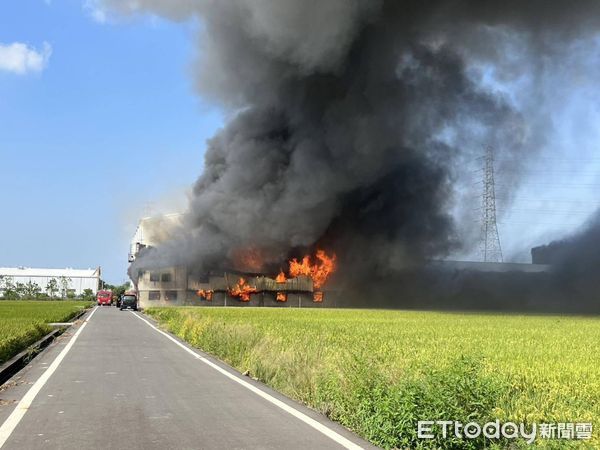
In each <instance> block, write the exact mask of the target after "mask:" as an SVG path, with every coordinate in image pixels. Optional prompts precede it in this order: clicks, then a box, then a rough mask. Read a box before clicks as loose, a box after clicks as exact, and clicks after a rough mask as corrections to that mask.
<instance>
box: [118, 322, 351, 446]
mask: <svg viewBox="0 0 600 450" xmlns="http://www.w3.org/2000/svg"><path fill="white" fill-rule="evenodd" d="M130 312H131V313H132V314H133V315H134V316H135V317H137V318H138V319H140V320H141V321H143V322H145V323H146V324H147V325H148V326H149V327H151V328H153V329H154V330H156V331H158V332H159V333H160V334H162V335H163V336H165V337H166V338H167V339H169V340H171V341H172V342H174V343H175V344H177V345H178V346H179V347H181V348H182V349H184V350H185V351H186V352H188V353H189V354H191V355H192V356H193V357H195V358H196V359H199V360H200V361H202V362H203V363H205V364H207V365H209V366H210V367H212V368H213V369H215V370H216V371H218V372H220V373H221V374H223V375H225V376H226V377H227V378H229V379H231V380H233V381H235V382H236V383H238V384H240V385H242V386H244V387H245V388H246V389H248V390H250V391H252V392H254V393H255V394H256V395H258V396H259V397H262V398H264V399H265V400H267V401H268V402H270V403H272V404H273V405H275V406H277V407H279V408H281V409H282V410H284V411H285V412H287V413H289V414H291V415H292V416H294V417H296V418H297V419H299V420H301V421H302V422H304V423H305V424H307V425H309V426H311V427H312V428H314V429H315V430H317V431H319V432H321V433H323V434H324V435H325V436H327V437H328V438H329V439H331V440H333V441H335V442H337V443H338V444H340V445H341V446H342V447H344V448H347V449H352V450H361V449H362V447H361V446H359V445H358V444H355V443H354V442H352V441H350V440H349V439H346V438H345V437H344V436H342V435H341V434H339V433H336V432H335V431H333V430H332V429H331V428H329V427H327V426H325V425H323V424H322V423H321V422H319V421H317V420H315V419H313V418H312V417H309V416H307V415H306V414H304V413H303V412H300V411H298V410H297V409H296V408H294V407H292V406H290V405H288V404H287V403H284V402H282V401H281V400H279V399H277V398H275V397H273V396H272V395H270V394H267V393H266V392H264V391H263V390H261V389H259V388H257V387H256V386H254V385H253V384H251V383H248V382H247V381H245V380H242V379H241V378H238V377H237V376H235V375H233V374H232V373H229V372H228V371H227V370H225V369H223V368H222V367H220V366H219V365H217V364H215V363H213V362H212V361H210V360H208V359H206V358H205V357H204V356H202V355H200V354H198V353H196V352H195V351H194V350H192V349H191V348H189V347H186V346H185V345H183V344H182V343H181V342H179V341H178V340H177V339H175V338H174V337H173V336H171V335H170V334H168V333H165V332H164V331H162V330H161V329H159V328H157V327H156V326H154V325H153V324H151V323H150V322H149V321H147V320H146V319H144V318H143V317H141V316H139V315H138V314H136V313H135V312H134V311H130Z"/></svg>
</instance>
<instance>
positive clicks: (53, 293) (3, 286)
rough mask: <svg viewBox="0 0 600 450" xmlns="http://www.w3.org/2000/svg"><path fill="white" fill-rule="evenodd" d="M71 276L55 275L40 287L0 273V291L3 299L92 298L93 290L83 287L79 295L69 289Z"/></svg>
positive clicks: (31, 282)
mask: <svg viewBox="0 0 600 450" xmlns="http://www.w3.org/2000/svg"><path fill="white" fill-rule="evenodd" d="M70 283H71V278H69V277H56V278H50V279H49V280H48V282H47V283H46V287H45V288H44V289H42V287H41V286H40V285H39V284H37V283H34V282H33V281H28V282H27V283H21V282H18V281H17V282H15V280H14V278H13V277H11V276H6V275H0V292H1V293H2V296H1V297H0V298H2V299H3V300H54V299H80V300H90V301H91V300H94V291H93V290H92V289H84V291H83V292H82V293H81V294H80V295H76V294H75V292H76V291H75V289H71V288H70V287H69V286H70Z"/></svg>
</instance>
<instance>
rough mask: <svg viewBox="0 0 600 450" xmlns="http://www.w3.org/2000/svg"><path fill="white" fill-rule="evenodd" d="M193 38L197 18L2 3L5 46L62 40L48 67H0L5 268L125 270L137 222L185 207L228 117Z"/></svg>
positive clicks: (0, 28) (38, 0)
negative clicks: (114, 16)
mask: <svg viewBox="0 0 600 450" xmlns="http://www.w3.org/2000/svg"><path fill="white" fill-rule="evenodd" d="M193 40H194V33H193V24H172V23H169V22H166V21H162V20H159V19H156V18H138V19H130V20H121V21H120V22H119V23H99V22H97V21H95V20H94V19H93V17H91V14H90V12H89V11H87V10H86V9H85V8H84V7H83V5H82V2H81V1H77V0H63V1H52V2H50V3H46V2H45V1H43V0H24V1H19V2H0V44H4V45H8V44H11V43H17V42H18V43H24V44H26V45H28V46H29V48H30V49H31V50H33V51H37V52H38V53H40V54H42V53H43V52H44V46H45V45H46V48H48V47H50V48H51V54H50V55H49V57H48V58H47V61H46V63H45V67H43V68H41V69H40V68H39V67H37V68H36V66H35V65H34V67H32V68H31V70H28V71H26V73H15V72H14V71H11V70H0V192H2V193H3V195H2V196H1V199H2V209H1V210H2V220H1V221H0V266H17V265H23V266H29V267H77V268H86V267H95V266H98V265H100V266H102V268H103V272H104V277H105V278H106V279H107V280H108V281H111V282H121V281H123V280H124V279H125V278H126V273H125V271H126V268H127V251H128V243H129V240H130V238H131V236H132V235H133V232H134V231H135V225H136V222H137V219H138V218H139V217H140V216H141V215H143V214H145V213H146V212H148V209H151V210H154V211H157V210H165V211H166V210H169V209H173V210H174V209H178V208H181V205H182V203H185V189H186V188H187V187H188V186H189V185H190V184H191V183H192V182H193V181H194V180H195V178H196V177H197V176H198V174H199V173H200V172H201V170H202V156H203V150H204V145H205V141H206V139H207V138H208V137H210V136H211V135H212V134H213V133H214V131H215V130H216V129H217V128H218V127H219V126H220V124H221V117H220V115H219V113H218V111H216V110H215V109H214V108H211V107H210V106H209V105H206V104H203V103H202V102H201V100H200V98H199V97H198V96H197V95H195V93H194V92H193V85H192V79H191V77H190V65H191V63H192V61H193V58H194V49H193ZM44 43H47V44H44Z"/></svg>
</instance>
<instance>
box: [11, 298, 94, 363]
mask: <svg viewBox="0 0 600 450" xmlns="http://www.w3.org/2000/svg"><path fill="white" fill-rule="evenodd" d="M90 305H91V303H90V302H87V301H51V300H47V301H27V300H16V301H12V300H4V301H0V364H1V363H3V362H5V361H7V360H8V359H10V358H11V357H12V356H14V355H16V354H17V353H18V352H20V351H21V350H23V349H25V348H26V347H27V346H29V345H31V344H33V343H34V342H35V341H37V340H38V339H40V338H41V337H43V336H44V335H45V334H47V333H49V332H50V331H52V329H51V327H49V326H48V325H47V324H48V323H52V322H66V321H68V320H69V319H71V318H72V317H73V316H75V315H76V314H77V313H78V312H80V311H81V310H82V309H84V308H86V307H88V306H90Z"/></svg>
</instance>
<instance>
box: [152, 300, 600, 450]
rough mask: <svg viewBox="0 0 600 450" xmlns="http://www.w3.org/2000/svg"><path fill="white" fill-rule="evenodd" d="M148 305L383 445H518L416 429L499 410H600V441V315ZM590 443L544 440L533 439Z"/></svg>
mask: <svg viewBox="0 0 600 450" xmlns="http://www.w3.org/2000/svg"><path fill="white" fill-rule="evenodd" d="M146 312H147V313H148V314H150V315H151V316H153V317H154V318H156V319H157V320H158V321H159V322H160V323H161V324H163V326H165V327H166V328H167V329H169V330H170V331H172V332H173V333H175V334H177V335H178V336H180V337H181V338H183V339H185V340H186V341H188V342H190V343H191V344H192V345H194V346H197V347H199V348H201V349H203V350H205V351H207V352H209V353H212V354H213V355H216V356H217V357H219V358H221V359H222V360H224V361H226V362H227V363H229V364H231V365H232V366H234V367H236V368H237V369H239V370H240V371H245V370H249V371H250V373H251V375H252V376H254V377H256V378H258V379H260V380H261V381H263V382H265V383H267V384H269V385H270V386H272V387H274V388H275V389H277V390H279V391H281V392H283V393H285V394H286V395H288V396H290V397H292V398H295V399H297V400H299V401H301V402H304V403H306V404H308V405H310V406H311V407H313V408H315V409H317V410H319V411H321V412H323V413H324V414H326V415H327V416H329V417H331V418H332V419H334V420H336V421H338V422H340V423H342V424H343V425H345V426H347V427H348V428H350V429H352V430H354V431H356V432H357V433H358V434H360V435H362V436H363V437H365V438H367V439H368V440H370V441H371V442H373V443H375V444H377V445H380V446H383V447H385V448H483V447H488V448H503V447H506V446H508V445H513V446H514V445H515V442H514V441H512V442H511V443H509V442H502V441H500V442H499V441H493V442H492V441H489V440H485V439H484V438H480V439H477V440H463V439H457V438H448V439H441V438H439V439H435V440H433V441H423V440H419V439H418V438H417V431H416V428H417V426H416V424H417V421H418V420H459V421H461V422H463V423H467V422H469V421H477V422H479V423H482V424H483V423H485V422H488V421H493V420H495V419H499V420H500V421H502V422H506V421H515V422H525V423H527V424H531V423H533V422H541V423H559V422H592V423H594V425H595V427H596V429H595V430H594V435H593V438H592V441H587V443H586V444H588V445H589V447H588V448H600V439H599V435H598V431H599V430H598V427H600V423H596V422H597V420H598V419H599V418H600V319H596V318H580V317H556V316H545V317H544V316H509V315H491V314H452V313H433V312H404V311H374V310H309V309H267V308H262V309H261V308H239V309H237V308H185V307H183V308H150V309H148V310H146ZM582 445H583V442H582V441H564V440H563V441H559V440H544V441H542V440H538V441H536V445H534V446H533V447H535V448H578V447H580V446H582ZM517 446H518V447H526V444H525V443H524V442H517ZM529 448H532V447H531V446H530V447H529Z"/></svg>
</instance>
